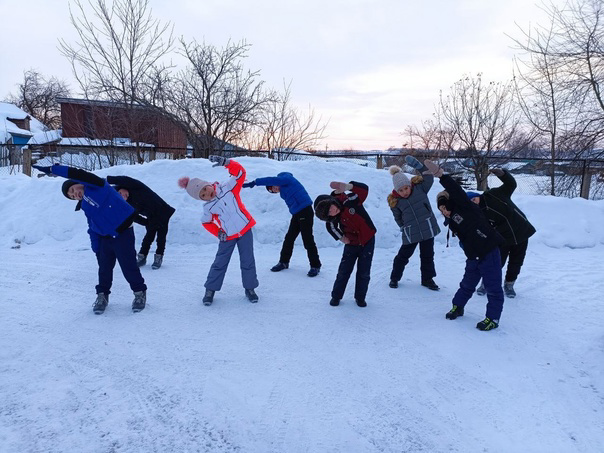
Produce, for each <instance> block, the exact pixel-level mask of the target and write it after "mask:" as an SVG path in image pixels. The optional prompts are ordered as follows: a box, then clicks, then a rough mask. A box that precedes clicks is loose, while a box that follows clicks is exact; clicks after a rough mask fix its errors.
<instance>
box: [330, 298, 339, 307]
mask: <svg viewBox="0 0 604 453" xmlns="http://www.w3.org/2000/svg"><path fill="white" fill-rule="evenodd" d="M329 305H331V306H332V307H337V306H338V305H340V299H336V298H335V297H332V298H331V300H330V301H329Z"/></svg>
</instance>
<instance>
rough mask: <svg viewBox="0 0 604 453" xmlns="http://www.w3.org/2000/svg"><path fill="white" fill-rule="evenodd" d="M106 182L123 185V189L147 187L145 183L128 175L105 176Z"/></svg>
mask: <svg viewBox="0 0 604 453" xmlns="http://www.w3.org/2000/svg"><path fill="white" fill-rule="evenodd" d="M107 182H108V183H109V184H115V185H118V186H120V187H123V188H124V189H148V187H147V186H146V185H145V184H143V183H142V182H140V181H139V180H138V179H134V178H131V177H130V176H107Z"/></svg>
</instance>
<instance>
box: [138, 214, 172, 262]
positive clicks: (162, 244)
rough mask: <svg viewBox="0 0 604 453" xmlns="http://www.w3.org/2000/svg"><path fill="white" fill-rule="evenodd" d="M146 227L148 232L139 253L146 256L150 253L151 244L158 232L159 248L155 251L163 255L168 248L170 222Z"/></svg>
mask: <svg viewBox="0 0 604 453" xmlns="http://www.w3.org/2000/svg"><path fill="white" fill-rule="evenodd" d="M146 228H147V233H145V237H144V238H143V242H142V243H141V250H140V252H139V253H141V254H143V255H145V256H147V255H148V254H149V249H150V248H151V244H153V241H154V240H155V235H156V234H157V249H156V250H155V253H157V254H158V255H163V254H164V251H165V249H166V236H168V222H166V223H163V224H160V225H156V224H153V225H147V226H146Z"/></svg>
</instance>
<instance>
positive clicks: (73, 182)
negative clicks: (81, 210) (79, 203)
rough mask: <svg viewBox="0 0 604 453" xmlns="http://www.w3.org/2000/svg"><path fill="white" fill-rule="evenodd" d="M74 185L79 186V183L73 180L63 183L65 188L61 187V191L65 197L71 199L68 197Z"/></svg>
mask: <svg viewBox="0 0 604 453" xmlns="http://www.w3.org/2000/svg"><path fill="white" fill-rule="evenodd" d="M74 184H77V182H76V181H74V180H73V179H68V180H67V181H65V182H64V183H63V186H62V187H61V190H62V191H63V195H65V197H67V198H69V195H67V191H68V190H69V188H70V187H71V186H73V185H74ZM69 199H70V200H71V198H69Z"/></svg>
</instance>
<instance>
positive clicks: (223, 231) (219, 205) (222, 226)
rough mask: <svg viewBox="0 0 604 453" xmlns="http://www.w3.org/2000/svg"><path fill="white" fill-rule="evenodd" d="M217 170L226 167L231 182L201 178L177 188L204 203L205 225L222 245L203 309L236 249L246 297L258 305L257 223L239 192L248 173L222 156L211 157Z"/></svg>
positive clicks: (219, 285) (184, 180)
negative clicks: (254, 227) (253, 229)
mask: <svg viewBox="0 0 604 453" xmlns="http://www.w3.org/2000/svg"><path fill="white" fill-rule="evenodd" d="M209 160H210V162H214V166H218V165H220V166H224V167H226V169H227V170H228V171H229V174H230V178H229V179H228V180H227V181H225V182H222V183H218V182H215V183H210V182H207V181H204V180H201V179H198V178H192V179H190V178H188V177H183V178H180V179H179V180H178V185H179V186H180V187H182V188H183V189H186V191H187V193H188V194H189V195H191V196H192V197H193V198H195V199H196V200H200V201H205V204H204V205H203V215H202V218H201V222H202V225H203V226H204V228H205V229H206V230H208V231H209V232H210V233H212V234H213V235H214V236H216V237H217V238H218V240H219V241H220V242H219V244H218V251H217V252H216V257H215V258H214V262H213V263H212V267H211V268H210V272H209V273H208V278H207V279H206V283H205V285H204V286H205V288H206V293H205V295H204V298H203V303H204V305H212V302H213V301H214V293H215V292H216V291H220V289H221V288H222V283H223V281H224V276H225V274H226V271H227V268H228V266H229V261H230V260H231V255H232V254H233V250H235V246H237V248H238V250H239V260H240V262H241V279H242V282H243V288H244V289H245V295H246V297H247V298H248V299H249V301H250V302H252V303H255V302H258V296H257V295H256V292H255V291H254V289H255V288H257V287H258V278H257V276H256V262H255V260H254V239H253V235H252V227H253V226H254V225H255V224H256V221H255V220H254V219H253V218H252V216H251V215H250V213H249V212H248V211H247V209H246V208H245V206H244V205H243V203H242V202H241V197H240V195H239V192H240V191H241V186H242V185H243V183H244V181H245V169H244V168H243V167H242V166H241V164H239V163H238V162H236V161H234V160H231V159H227V158H226V157H222V156H210V157H209Z"/></svg>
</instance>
